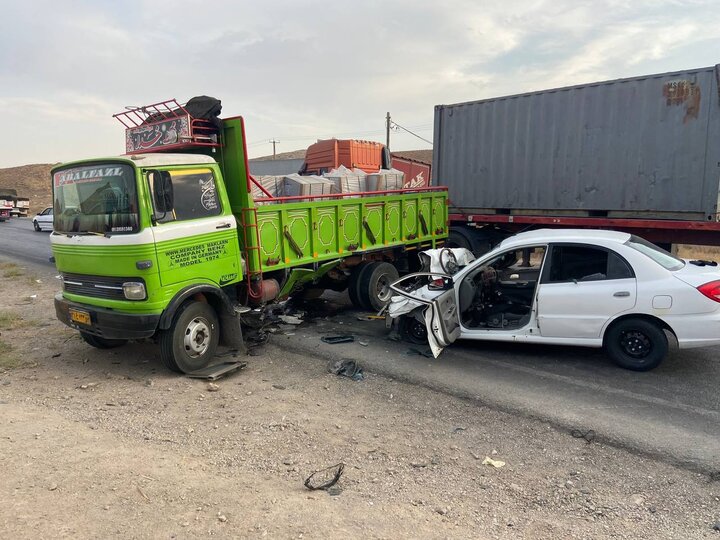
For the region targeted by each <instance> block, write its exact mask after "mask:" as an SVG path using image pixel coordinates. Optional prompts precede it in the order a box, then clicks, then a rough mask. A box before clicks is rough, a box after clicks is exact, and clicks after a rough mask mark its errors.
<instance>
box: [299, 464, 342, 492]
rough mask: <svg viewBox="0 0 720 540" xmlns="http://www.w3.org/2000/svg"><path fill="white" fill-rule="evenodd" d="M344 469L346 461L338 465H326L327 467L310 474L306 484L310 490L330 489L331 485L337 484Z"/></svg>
mask: <svg viewBox="0 0 720 540" xmlns="http://www.w3.org/2000/svg"><path fill="white" fill-rule="evenodd" d="M344 470H345V464H344V463H338V464H337V465H332V466H330V467H326V468H325V469H320V470H319V471H315V472H314V473H312V474H311V475H310V476H308V477H307V478H306V479H305V482H304V485H305V487H306V488H308V489H309V490H310V491H316V490H318V489H328V488H329V487H332V486H334V485H335V484H337V482H338V480H340V477H341V476H342V474H343V471H344Z"/></svg>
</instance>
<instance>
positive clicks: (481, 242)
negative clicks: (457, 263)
mask: <svg viewBox="0 0 720 540" xmlns="http://www.w3.org/2000/svg"><path fill="white" fill-rule="evenodd" d="M504 237H505V236H504V235H501V234H497V233H494V232H488V231H483V230H475V229H470V228H469V227H450V233H449V234H448V239H447V241H446V242H445V247H449V248H454V247H460V248H465V249H469V250H470V251H472V252H473V254H474V255H475V256H476V257H480V256H482V255H484V254H485V253H487V252H488V251H490V250H491V249H492V248H493V247H495V246H496V245H497V244H498V243H500V242H501V241H502V240H503V238H504Z"/></svg>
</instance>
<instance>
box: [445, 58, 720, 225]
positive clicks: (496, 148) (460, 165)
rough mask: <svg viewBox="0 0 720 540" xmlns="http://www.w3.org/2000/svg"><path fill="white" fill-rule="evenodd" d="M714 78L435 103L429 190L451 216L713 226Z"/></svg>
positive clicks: (718, 69)
mask: <svg viewBox="0 0 720 540" xmlns="http://www.w3.org/2000/svg"><path fill="white" fill-rule="evenodd" d="M719 78H720V65H718V66H714V67H709V68H701V69H694V70H687V71H679V72H673V73H663V74H658V75H648V76H644V77H634V78H630V79H620V80H614V81H607V82H600V83H592V84H587V85H579V86H572V87H567V88H559V89H554V90H545V91H540V92H532V93H527V94H520V95H514V96H507V97H500V98H494V99H485V100H482V101H474V102H468V103H459V104H455V105H438V106H436V107H435V135H434V141H435V145H434V149H433V171H432V172H433V184H434V185H446V186H448V187H449V191H450V199H451V201H452V206H451V212H456V211H457V209H461V210H462V211H464V212H466V213H481V212H483V213H485V212H490V213H500V214H525V215H552V214H557V215H578V216H599V217H604V216H607V217H628V218H654V219H688V220H703V221H708V220H710V221H715V220H717V219H718V192H719V187H720V186H719V184H720V92H719V91H718V80H719ZM453 206H454V207H455V209H453Z"/></svg>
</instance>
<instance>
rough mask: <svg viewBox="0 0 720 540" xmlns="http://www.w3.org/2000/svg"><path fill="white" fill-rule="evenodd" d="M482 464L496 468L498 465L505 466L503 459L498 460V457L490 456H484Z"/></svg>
mask: <svg viewBox="0 0 720 540" xmlns="http://www.w3.org/2000/svg"><path fill="white" fill-rule="evenodd" d="M482 464H483V465H490V466H492V467H495V468H496V469H499V468H500V467H504V466H505V462H504V461H500V460H499V459H492V458H490V457H487V456H485V459H483V460H482Z"/></svg>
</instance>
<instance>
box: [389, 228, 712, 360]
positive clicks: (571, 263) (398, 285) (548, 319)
mask: <svg viewBox="0 0 720 540" xmlns="http://www.w3.org/2000/svg"><path fill="white" fill-rule="evenodd" d="M440 255H441V256H440V262H441V266H442V269H441V270H440V273H436V272H437V271H438V267H437V265H436V266H435V267H434V268H431V269H430V271H429V272H428V273H416V274H410V275H407V276H405V277H403V278H401V279H400V280H398V281H396V282H395V283H394V284H392V286H391V289H392V291H393V294H394V295H395V296H393V298H392V301H391V303H390V305H389V307H388V309H389V314H390V316H391V317H394V318H398V319H399V326H400V331H401V333H402V334H403V335H404V337H406V338H408V339H410V340H411V341H415V342H429V344H430V346H431V349H432V350H433V353H434V354H435V356H437V355H438V354H439V353H440V351H441V350H442V349H443V348H444V347H446V346H448V345H450V344H451V343H453V342H454V341H455V340H456V339H471V340H488V341H518V342H524V343H544V344H556V345H558V344H559V345H574V346H578V345H579V346H587V347H604V348H605V350H606V352H607V354H608V355H609V356H610V357H611V358H612V359H613V360H614V361H615V362H616V363H617V364H618V365H620V366H622V367H624V368H627V369H632V370H636V371H647V370H650V369H653V368H655V367H657V366H658V365H659V364H660V363H661V362H662V361H663V359H664V358H665V357H666V355H667V352H668V337H671V336H674V340H676V341H677V344H678V346H679V347H680V348H691V347H706V346H711V345H720V271H719V270H718V266H717V263H715V262H712V261H690V260H682V259H679V258H677V257H674V256H673V255H671V254H670V253H668V252H666V251H664V250H662V249H660V248H658V247H657V246H655V245H653V244H651V243H649V242H647V241H645V240H643V239H642V238H639V237H637V236H631V235H630V234H627V233H621V232H614V231H599V230H552V229H543V230H536V231H532V232H526V233H520V234H518V235H515V236H513V237H510V238H508V239H506V240H505V241H503V242H502V243H501V244H500V245H499V246H497V247H496V248H495V249H494V250H493V251H491V252H489V253H487V254H485V255H483V256H482V257H481V258H479V259H477V260H475V261H473V262H471V263H469V264H467V265H466V266H465V267H462V268H459V267H458V266H457V265H455V264H454V256H453V255H452V252H451V250H443V252H442V253H441V254H440ZM440 274H442V275H440Z"/></svg>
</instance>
